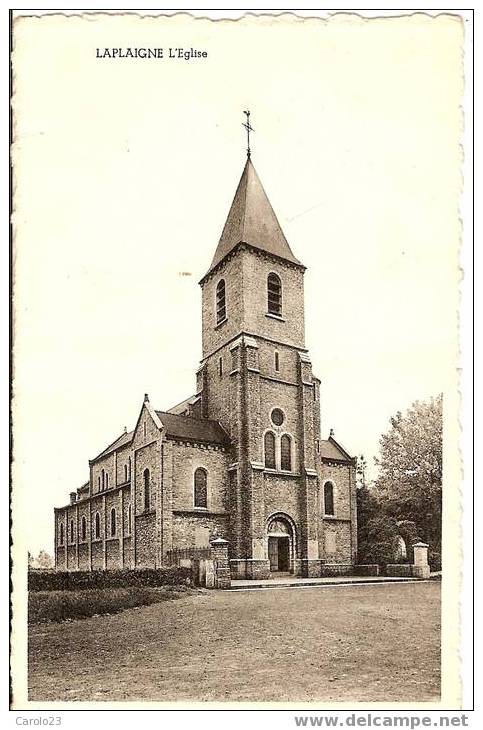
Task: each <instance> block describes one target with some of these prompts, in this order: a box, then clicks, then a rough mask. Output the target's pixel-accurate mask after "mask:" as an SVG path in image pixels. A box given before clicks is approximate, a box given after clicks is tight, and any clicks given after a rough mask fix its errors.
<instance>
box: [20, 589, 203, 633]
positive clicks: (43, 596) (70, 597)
mask: <svg viewBox="0 0 483 730" xmlns="http://www.w3.org/2000/svg"><path fill="white" fill-rule="evenodd" d="M196 592H197V591H196V589H193V588H189V587H188V586H180V585H178V586H163V587H162V588H144V587H139V586H136V587H130V588H109V589H105V588H104V589H95V588H93V589H90V590H87V591H35V592H32V593H30V595H29V600H28V620H29V623H31V624H37V623H44V622H46V621H66V620H74V619H82V618H88V617H89V616H100V615H102V614H106V613H109V614H113V613H119V612H120V611H125V610H126V609H128V608H137V607H140V606H149V605H150V604H152V603H161V602H163V601H170V600H173V599H176V598H182V597H183V596H186V595H191V594H192V593H196Z"/></svg>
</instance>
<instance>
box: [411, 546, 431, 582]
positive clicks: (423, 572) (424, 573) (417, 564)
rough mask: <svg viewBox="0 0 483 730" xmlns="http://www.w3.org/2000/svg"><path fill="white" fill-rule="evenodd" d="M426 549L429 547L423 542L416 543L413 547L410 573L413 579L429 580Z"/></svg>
mask: <svg viewBox="0 0 483 730" xmlns="http://www.w3.org/2000/svg"><path fill="white" fill-rule="evenodd" d="M428 547H429V545H428V544H427V543H425V542H417V543H415V544H414V545H413V549H414V563H413V565H412V571H411V572H412V574H413V575H414V577H415V578H429V576H430V568H429V565H428Z"/></svg>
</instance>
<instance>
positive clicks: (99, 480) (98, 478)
mask: <svg viewBox="0 0 483 730" xmlns="http://www.w3.org/2000/svg"><path fill="white" fill-rule="evenodd" d="M97 487H98V489H99V492H100V491H101V477H97Z"/></svg>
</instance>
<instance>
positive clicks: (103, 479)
mask: <svg viewBox="0 0 483 730" xmlns="http://www.w3.org/2000/svg"><path fill="white" fill-rule="evenodd" d="M105 479H106V476H105V474H104V469H103V470H102V471H101V482H102V484H101V491H104V488H105V484H106V482H105Z"/></svg>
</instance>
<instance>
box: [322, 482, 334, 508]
mask: <svg viewBox="0 0 483 730" xmlns="http://www.w3.org/2000/svg"><path fill="white" fill-rule="evenodd" d="M324 514H326V515H333V514H334V485H333V484H332V482H325V484H324Z"/></svg>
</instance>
